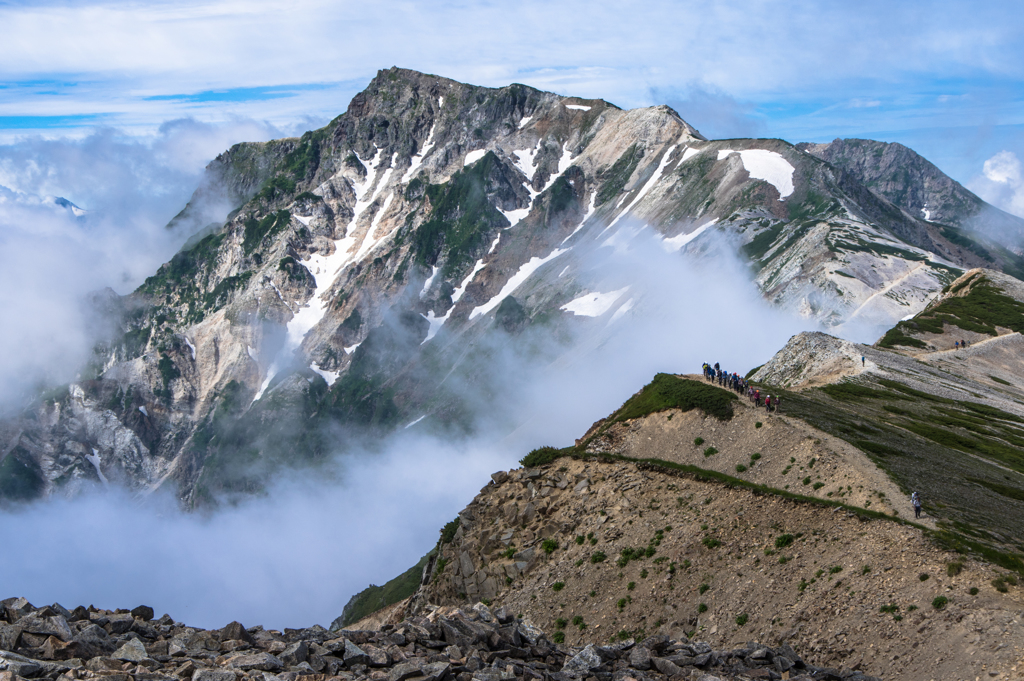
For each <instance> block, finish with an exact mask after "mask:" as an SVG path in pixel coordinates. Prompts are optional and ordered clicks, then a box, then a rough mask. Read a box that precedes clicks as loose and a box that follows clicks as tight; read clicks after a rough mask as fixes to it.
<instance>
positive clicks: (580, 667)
mask: <svg viewBox="0 0 1024 681" xmlns="http://www.w3.org/2000/svg"><path fill="white" fill-rule="evenodd" d="M601 664H602V663H601V656H600V655H598V654H597V651H595V650H594V646H593V644H591V645H588V646H587V647H585V648H584V649H583V650H581V651H580V652H578V653H577V654H576V656H575V657H573V658H572V659H570V660H569V661H568V662H566V663H565V664H564V665H563V666H562V671H563V672H565V673H566V674H570V675H572V676H585V675H586V674H587V673H588V672H590V670H591V669H597V668H598V667H600V666H601Z"/></svg>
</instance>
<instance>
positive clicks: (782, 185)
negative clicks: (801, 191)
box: [718, 149, 795, 199]
mask: <svg viewBox="0 0 1024 681" xmlns="http://www.w3.org/2000/svg"><path fill="white" fill-rule="evenodd" d="M729 154H739V155H740V160H741V161H742V162H743V167H744V168H746V169H747V172H748V173H750V176H751V177H753V178H755V179H758V180H764V181H765V182H767V183H768V184H770V185H772V186H773V187H775V188H776V189H778V190H779V198H781V199H784V198H786V197H787V196H789V195H790V194H792V193H793V172H794V170H795V169H794V168H793V166H792V165H790V163H789V161H787V160H786V159H784V158H782V155H781V154H779V153H777V152H774V151H768V150H767V149H744V150H742V151H734V150H732V149H720V150H719V151H718V160H719V161H721V160H722V159H723V158H726V157H727V156H728V155H729Z"/></svg>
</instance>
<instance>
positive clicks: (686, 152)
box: [681, 147, 700, 163]
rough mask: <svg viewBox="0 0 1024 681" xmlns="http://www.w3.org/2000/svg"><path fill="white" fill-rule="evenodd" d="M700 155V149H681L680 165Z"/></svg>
mask: <svg viewBox="0 0 1024 681" xmlns="http://www.w3.org/2000/svg"><path fill="white" fill-rule="evenodd" d="M699 153H700V149H694V148H693V147H686V148H685V149H683V160H682V161H681V163H686V162H687V161H689V160H690V159H691V158H693V157H694V156H696V155H697V154H699Z"/></svg>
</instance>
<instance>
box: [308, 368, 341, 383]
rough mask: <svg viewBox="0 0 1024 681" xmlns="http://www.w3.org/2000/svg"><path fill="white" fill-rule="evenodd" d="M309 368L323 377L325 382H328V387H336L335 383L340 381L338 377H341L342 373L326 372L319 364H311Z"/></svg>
mask: <svg viewBox="0 0 1024 681" xmlns="http://www.w3.org/2000/svg"><path fill="white" fill-rule="evenodd" d="M309 368H310V369H312V370H313V371H314V372H315V373H318V374H320V376H321V377H323V379H324V380H325V381H327V385H328V387H330V386H332V385H334V382H335V381H337V380H338V376H340V375H341V372H340V371H326V370H324V369H321V368H320V365H319V364H317V363H316V362H313V363H312V364H310V365H309Z"/></svg>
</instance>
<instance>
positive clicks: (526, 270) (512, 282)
mask: <svg viewBox="0 0 1024 681" xmlns="http://www.w3.org/2000/svg"><path fill="white" fill-rule="evenodd" d="M569 250H570V249H568V248H564V249H563V248H556V249H555V250H554V251H552V252H551V253H549V254H548V255H546V256H545V257H543V258H538V257H533V258H530V260H529V261H527V262H526V263H524V264H523V265H522V266H520V268H519V271H518V272H516V273H515V274H513V275H512V277H511V278H509V280H508V281H507V282H505V285H504V286H502V287H501V290H500V291H498V294H497V295H496V296H494V297H493V298H491V299H490V300H488V301H487V302H486V303H484V304H483V305H480V306H479V307H475V308H473V311H472V312H470V313H469V318H470V319H476V318H477V317H479V316H480V315H484V314H487V313H488V312H490V311H491V310H493V309H494V308H496V307H498V305H500V304H501V301H503V300H505V299H506V298H508V297H509V296H510V295H512V293H513V292H514V291H515V290H516V289H517V288H519V286H520V285H521V284H522V283H523V282H524V281H526V280H527V279H529V278H530V275H531V274H533V273H534V272H536V271H537V270H538V269H540V267H541V266H542V265H544V264H546V263H548V262H551V261H552V260H554V259H555V258H557V257H558V256H560V255H562V254H563V253H566V252H568V251H569ZM453 299H454V296H453Z"/></svg>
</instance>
